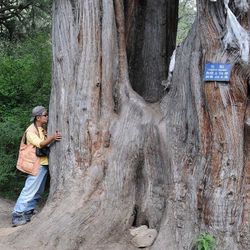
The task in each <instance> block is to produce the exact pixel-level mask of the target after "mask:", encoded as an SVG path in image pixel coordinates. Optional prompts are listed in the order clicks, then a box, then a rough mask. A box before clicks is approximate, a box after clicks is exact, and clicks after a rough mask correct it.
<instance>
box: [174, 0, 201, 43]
mask: <svg viewBox="0 0 250 250" xmlns="http://www.w3.org/2000/svg"><path fill="white" fill-rule="evenodd" d="M195 16H196V1H195V0H180V4H179V21H178V32H177V44H180V43H181V42H182V41H184V39H185V38H186V36H187V34H188V32H189V30H190V28H191V27H192V24H193V22H194V20H195Z"/></svg>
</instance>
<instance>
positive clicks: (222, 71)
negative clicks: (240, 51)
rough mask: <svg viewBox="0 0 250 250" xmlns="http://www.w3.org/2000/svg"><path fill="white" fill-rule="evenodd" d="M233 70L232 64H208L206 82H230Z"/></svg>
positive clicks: (206, 66) (205, 75)
mask: <svg viewBox="0 0 250 250" xmlns="http://www.w3.org/2000/svg"><path fill="white" fill-rule="evenodd" d="M231 69H232V65H231V64H225V63H206V65H205V74H204V81H206V82H209V81H216V82H229V81H230V75H231Z"/></svg>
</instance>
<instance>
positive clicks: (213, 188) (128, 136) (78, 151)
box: [7, 0, 250, 250]
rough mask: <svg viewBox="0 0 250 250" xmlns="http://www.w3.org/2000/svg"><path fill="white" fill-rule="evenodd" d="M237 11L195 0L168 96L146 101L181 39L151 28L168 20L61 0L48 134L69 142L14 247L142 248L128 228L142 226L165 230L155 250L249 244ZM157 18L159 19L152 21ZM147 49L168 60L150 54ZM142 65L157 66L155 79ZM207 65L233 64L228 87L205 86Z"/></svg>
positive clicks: (57, 154) (240, 9)
mask: <svg viewBox="0 0 250 250" xmlns="http://www.w3.org/2000/svg"><path fill="white" fill-rule="evenodd" d="M154 2H155V1H154ZM145 3H146V4H145ZM159 3H160V8H162V9H163V10H164V9H166V8H167V10H168V11H169V8H168V7H167V6H171V7H173V9H174V10H176V9H177V2H176V5H174V1H170V0H169V1H167V0H166V1H160V2H159ZM230 3H231V5H230V6H229V7H228V6H227V1H226V0H225V1H224V2H223V1H217V2H211V1H207V0H206V1H205V0H201V1H199V3H198V5H197V7H198V16H197V19H196V21H195V24H194V26H193V28H192V30H191V32H190V33H189V37H188V38H187V39H186V41H185V42H184V43H183V45H182V46H180V47H179V48H178V49H177V52H176V63H175V70H174V72H173V77H172V81H171V82H170V86H169V87H168V91H166V93H165V95H164V96H163V98H162V99H161V100H160V101H159V102H156V103H154V104H149V103H147V102H145V100H144V99H143V98H145V99H146V100H148V101H152V102H153V101H157V100H159V98H160V96H161V91H162V86H160V84H159V82H160V81H161V80H162V79H164V78H165V77H166V72H165V73H163V71H165V70H166V67H167V66H168V64H169V60H170V56H169V55H170V51H172V48H173V41H174V39H173V37H172V36H171V39H170V40H167V42H166V40H165V37H166V36H167V34H168V32H164V31H163V29H162V27H161V28H159V26H157V27H158V28H157V29H156V31H157V35H156V37H157V38H158V37H159V39H154V38H155V37H150V32H149V30H152V27H153V25H156V24H158V22H160V23H161V22H163V20H165V19H166V18H167V16H166V12H164V11H162V10H159V9H158V8H156V6H155V3H153V1H145V2H142V1H132V0H131V1H128V2H127V3H126V4H125V7H126V8H125V11H126V13H127V14H126V22H125V18H124V8H123V4H122V1H119V0H114V1H69V0H67V1H65V0H56V1H54V25H53V59H54V71H53V72H54V79H53V80H54V81H53V88H52V94H51V103H50V128H49V129H50V131H54V130H55V129H58V130H60V131H62V134H63V140H62V142H61V143H57V144H55V145H54V146H53V148H52V152H51V157H50V172H51V190H50V196H49V199H48V202H47V204H46V206H45V208H44V209H43V211H42V212H41V213H40V214H39V215H38V216H37V218H36V219H34V220H33V222H31V223H30V224H29V225H27V226H26V227H25V229H24V230H23V231H22V232H21V231H20V232H19V233H16V234H15V235H11V236H9V237H8V239H7V242H8V244H9V245H10V244H11V242H12V240H13V239H14V238H15V242H18V243H16V244H14V247H16V246H17V244H18V248H19V249H22V248H25V247H26V248H31V247H32V249H34V248H35V249H95V250H98V249H99V250H101V249H103V250H104V249H105V250H109V249H110V250H111V249H112V250H113V249H117V250H123V249H124V250H125V249H137V248H135V247H134V246H133V245H132V244H131V243H130V236H129V228H131V227H132V226H140V225H145V224H146V225H148V226H149V227H150V228H155V229H156V230H157V232H158V235H157V238H156V240H155V242H154V244H153V246H152V247H151V248H150V249H152V250H159V249H160V250H163V249H171V250H172V249H173V250H175V249H176V250H177V249H178V250H179V249H189V248H191V247H192V242H193V241H194V239H195V238H196V237H197V236H198V235H199V234H200V233H203V232H209V233H211V234H213V235H214V236H215V237H216V239H217V247H216V249H239V250H240V249H249V248H250V245H249V202H250V200H249V192H250V189H249V185H250V183H249V180H250V179H249V178H250V177H249V176H250V163H249V159H250V156H249V147H250V146H249V145H250V140H249V129H250V128H249V124H250V122H249V120H250V111H249V103H248V95H249V91H248V90H247V89H248V88H247V82H248V78H249V70H248V69H249V67H248V49H249V45H248V39H246V37H248V36H247V35H246V36H244V34H246V33H244V30H242V31H241V32H240V34H241V37H240V39H237V32H236V31H237V30H240V29H241V28H242V26H243V27H245V28H247V27H248V17H247V7H248V4H247V2H246V1H236V0H235V1H230ZM136 4H139V5H136ZM144 4H145V5H144ZM136 6H137V7H136ZM138 6H140V9H138V8H139V7H138ZM147 8H149V9H147ZM142 10H143V11H142ZM150 10H157V12H156V13H158V14H155V13H154V12H152V13H151V14H152V15H153V18H152V23H150V22H149V21H147V20H148V19H147V18H148V17H150ZM158 11H159V12H158ZM231 11H232V12H231ZM233 13H235V14H237V15H236V16H237V17H238V21H237V19H236V18H235V16H234V14H233ZM157 15H160V16H159V17H158V16H157ZM132 17H133V18H132ZM174 17H176V14H175V15H174ZM132 20H135V22H133V21H132ZM174 20H175V21H174V22H173V23H172V22H170V23H167V30H168V31H169V30H171V29H172V28H173V27H176V23H175V22H176V20H177V18H174ZM163 23H164V22H163ZM163 23H162V24H163ZM125 24H126V25H125ZM141 24H143V26H141ZM240 24H241V25H242V26H241V25H240ZM151 25H152V26H151ZM163 26H164V25H163ZM142 27H144V29H143V28H142ZM235 28H236V29H235ZM137 29H139V30H140V29H141V31H143V30H144V31H145V33H143V32H141V33H140V34H142V35H143V34H144V35H145V36H144V37H140V36H139V35H137V34H135V32H136V30H137ZM242 29H243V28H242ZM130 30H132V31H131V32H129V31H130ZM133 30H134V31H133ZM234 31H235V32H236V33H235V34H234ZM126 32H128V33H129V35H128V34H127V35H126ZM144 39H146V41H145V40H144ZM148 39H149V40H148ZM126 41H127V43H126ZM151 43H152V45H151ZM146 45H147V46H148V45H150V46H152V48H159V51H161V52H160V53H159V51H158V52H156V51H154V50H152V55H151V53H150V51H147V53H144V52H143V48H144V47H143V46H146ZM153 45H155V46H153ZM225 45H226V46H225ZM135 48H137V49H135ZM138 48H139V49H138ZM126 49H127V50H128V54H129V63H128V60H127V53H126ZM162 52H163V55H164V56H163V58H165V57H166V60H165V59H162V55H161V53H162ZM137 56H138V58H140V60H141V62H142V64H140V61H138V63H137V61H136V60H137V59H138V58H137ZM146 62H147V63H148V65H152V64H154V63H155V64H156V65H159V67H153V66H152V68H151V66H150V71H148V68H147V67H145V65H146ZM206 62H222V63H223V62H224V63H225V62H227V63H231V64H232V65H233V71H232V76H231V80H230V83H229V84H216V83H214V82H209V83H204V82H203V71H204V64H205V63H206ZM130 69H131V71H130ZM151 69H152V71H151ZM150 72H152V77H153V78H151V77H150V75H151V73H150ZM129 76H130V77H129ZM143 76H147V77H146V78H147V79H146V78H142V79H141V80H140V77H143ZM130 79H131V82H132V84H130ZM155 79H157V81H154V80H155ZM137 80H138V82H137ZM169 80H171V78H169ZM144 82H145V84H143V83H144ZM137 84H138V85H137ZM131 85H132V87H133V89H135V90H136V91H137V92H138V93H139V94H140V95H141V96H140V95H138V93H137V92H135V91H134V90H133V89H132V87H131ZM152 89H154V90H155V91H153V92H152V93H153V94H152V95H151V90H152ZM148 97H149V99H148Z"/></svg>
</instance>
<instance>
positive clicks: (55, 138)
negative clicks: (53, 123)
mask: <svg viewBox="0 0 250 250" xmlns="http://www.w3.org/2000/svg"><path fill="white" fill-rule="evenodd" d="M53 138H54V140H55V141H60V140H61V139H62V134H61V133H60V132H59V131H56V132H55V134H54V135H53Z"/></svg>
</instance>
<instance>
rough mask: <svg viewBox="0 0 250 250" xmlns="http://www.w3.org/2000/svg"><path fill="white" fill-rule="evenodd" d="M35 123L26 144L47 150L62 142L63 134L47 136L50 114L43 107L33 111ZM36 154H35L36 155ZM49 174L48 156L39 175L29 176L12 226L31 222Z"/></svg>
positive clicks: (42, 160)
mask: <svg viewBox="0 0 250 250" xmlns="http://www.w3.org/2000/svg"><path fill="white" fill-rule="evenodd" d="M31 121H32V122H33V123H32V124H31V125H30V126H29V127H28V128H27V129H26V131H25V134H24V136H25V141H26V144H27V145H28V144H32V145H34V146H35V147H37V148H45V147H46V146H48V145H49V144H51V143H52V142H54V141H60V140H61V138H62V137H61V133H60V132H58V131H56V132H55V133H54V134H53V135H52V136H47V133H46V131H45V129H44V128H43V127H44V125H46V124H47V123H48V113H47V110H46V109H45V108H44V107H43V106H37V107H35V108H34V109H33V110H32V118H31ZM34 154H35V153H34ZM47 172H48V155H44V156H41V157H40V168H39V170H38V174H37V175H31V174H28V176H27V179H26V182H25V185H24V188H23V189H22V191H21V193H20V195H19V197H18V199H17V202H16V204H15V207H14V210H13V212H12V225H13V226H20V225H24V224H26V223H27V222H29V221H30V219H31V217H32V215H33V214H34V209H35V207H36V204H37V202H38V201H39V200H40V198H41V194H42V193H43V191H44V189H45V183H46V178H47Z"/></svg>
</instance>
